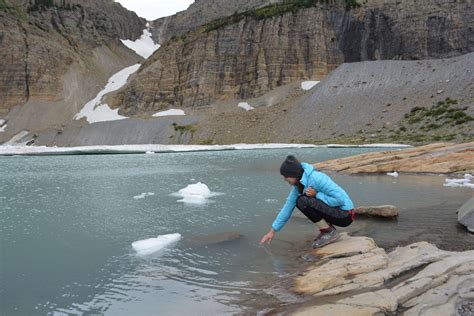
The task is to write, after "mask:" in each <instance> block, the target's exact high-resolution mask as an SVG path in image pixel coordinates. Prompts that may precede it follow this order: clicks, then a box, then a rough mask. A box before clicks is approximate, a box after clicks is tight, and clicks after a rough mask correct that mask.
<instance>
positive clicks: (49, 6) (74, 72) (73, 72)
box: [0, 0, 145, 141]
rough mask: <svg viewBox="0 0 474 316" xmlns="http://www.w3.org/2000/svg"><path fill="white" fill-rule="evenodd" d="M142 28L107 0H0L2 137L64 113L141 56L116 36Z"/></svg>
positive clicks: (61, 118)
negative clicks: (125, 45)
mask: <svg viewBox="0 0 474 316" xmlns="http://www.w3.org/2000/svg"><path fill="white" fill-rule="evenodd" d="M144 28H145V20H143V19H140V18H139V17H138V16H137V15H136V14H135V13H132V12H129V11H127V10H126V9H124V8H123V7H122V6H120V5H119V4H118V3H115V2H113V1H112V0H105V1H92V0H86V1H73V0H67V1H55V2H53V1H36V2H32V1H0V60H1V61H2V62H1V63H0V118H6V119H7V120H8V121H9V122H8V123H9V124H8V126H9V128H7V130H6V132H5V133H0V141H1V140H2V139H4V140H6V139H8V137H11V136H12V135H14V134H15V133H17V132H18V131H19V130H20V129H31V130H38V129H42V128H45V127H48V126H51V125H54V124H61V123H64V122H67V121H70V120H71V118H72V116H73V115H74V113H75V111H76V110H77V108H78V107H80V106H82V105H84V104H85V102H87V101H88V98H89V99H90V98H91V96H92V95H94V94H95V93H97V92H98V90H100V86H102V85H103V84H104V83H105V82H106V80H107V78H108V77H109V76H110V75H111V74H112V73H113V72H116V71H118V70H119V69H121V68H123V67H125V66H127V65H130V64H133V63H136V62H137V61H139V60H141V57H139V56H137V55H136V54H135V53H133V52H132V51H130V50H129V49H127V48H125V47H124V46H123V45H122V44H121V43H120V40H119V39H121V38H122V39H123V38H128V39H136V38H138V37H139V36H140V35H141V33H142V31H143V29H144ZM13 121H17V122H16V123H15V124H14V122H13ZM13 126H15V127H13Z"/></svg>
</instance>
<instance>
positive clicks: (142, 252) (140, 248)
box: [132, 233, 181, 256]
mask: <svg viewBox="0 0 474 316" xmlns="http://www.w3.org/2000/svg"><path fill="white" fill-rule="evenodd" d="M180 239H181V234H178V233H175V234H168V235H159V236H158V237H156V238H149V239H144V240H139V241H135V242H133V243H132V247H133V249H135V251H136V252H137V255H139V256H146V255H150V254H152V253H154V252H157V251H158V250H161V249H163V248H165V247H167V246H169V245H171V244H173V243H175V242H177V241H179V240H180Z"/></svg>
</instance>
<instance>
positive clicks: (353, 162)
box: [314, 142, 474, 174]
mask: <svg viewBox="0 0 474 316" xmlns="http://www.w3.org/2000/svg"><path fill="white" fill-rule="evenodd" d="M314 166H315V168H316V169H322V170H333V171H339V172H342V173H347V174H358V173H388V172H394V171H397V172H407V173H408V172H409V173H443V174H447V173H456V172H464V173H471V172H472V171H473V170H474V142H469V143H463V144H452V143H435V144H429V145H425V146H420V147H415V148H410V149H401V150H391V151H382V152H374V153H366V154H361V155H356V156H350V157H345V158H341V159H335V160H329V161H325V162H321V163H317V164H315V165H314Z"/></svg>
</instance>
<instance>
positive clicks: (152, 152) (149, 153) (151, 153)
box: [145, 150, 155, 155]
mask: <svg viewBox="0 0 474 316" xmlns="http://www.w3.org/2000/svg"><path fill="white" fill-rule="evenodd" d="M154 153H155V152H154V151H151V150H149V151H147V152H146V153H145V154H147V155H153V154H154Z"/></svg>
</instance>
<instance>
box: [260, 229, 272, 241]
mask: <svg viewBox="0 0 474 316" xmlns="http://www.w3.org/2000/svg"><path fill="white" fill-rule="evenodd" d="M273 237H275V231H274V230H273V228H272V229H270V231H269V232H268V233H266V234H265V236H263V237H262V239H261V240H260V245H263V244H265V243H266V242H268V243H269V244H270V243H271V242H272V239H273Z"/></svg>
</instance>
